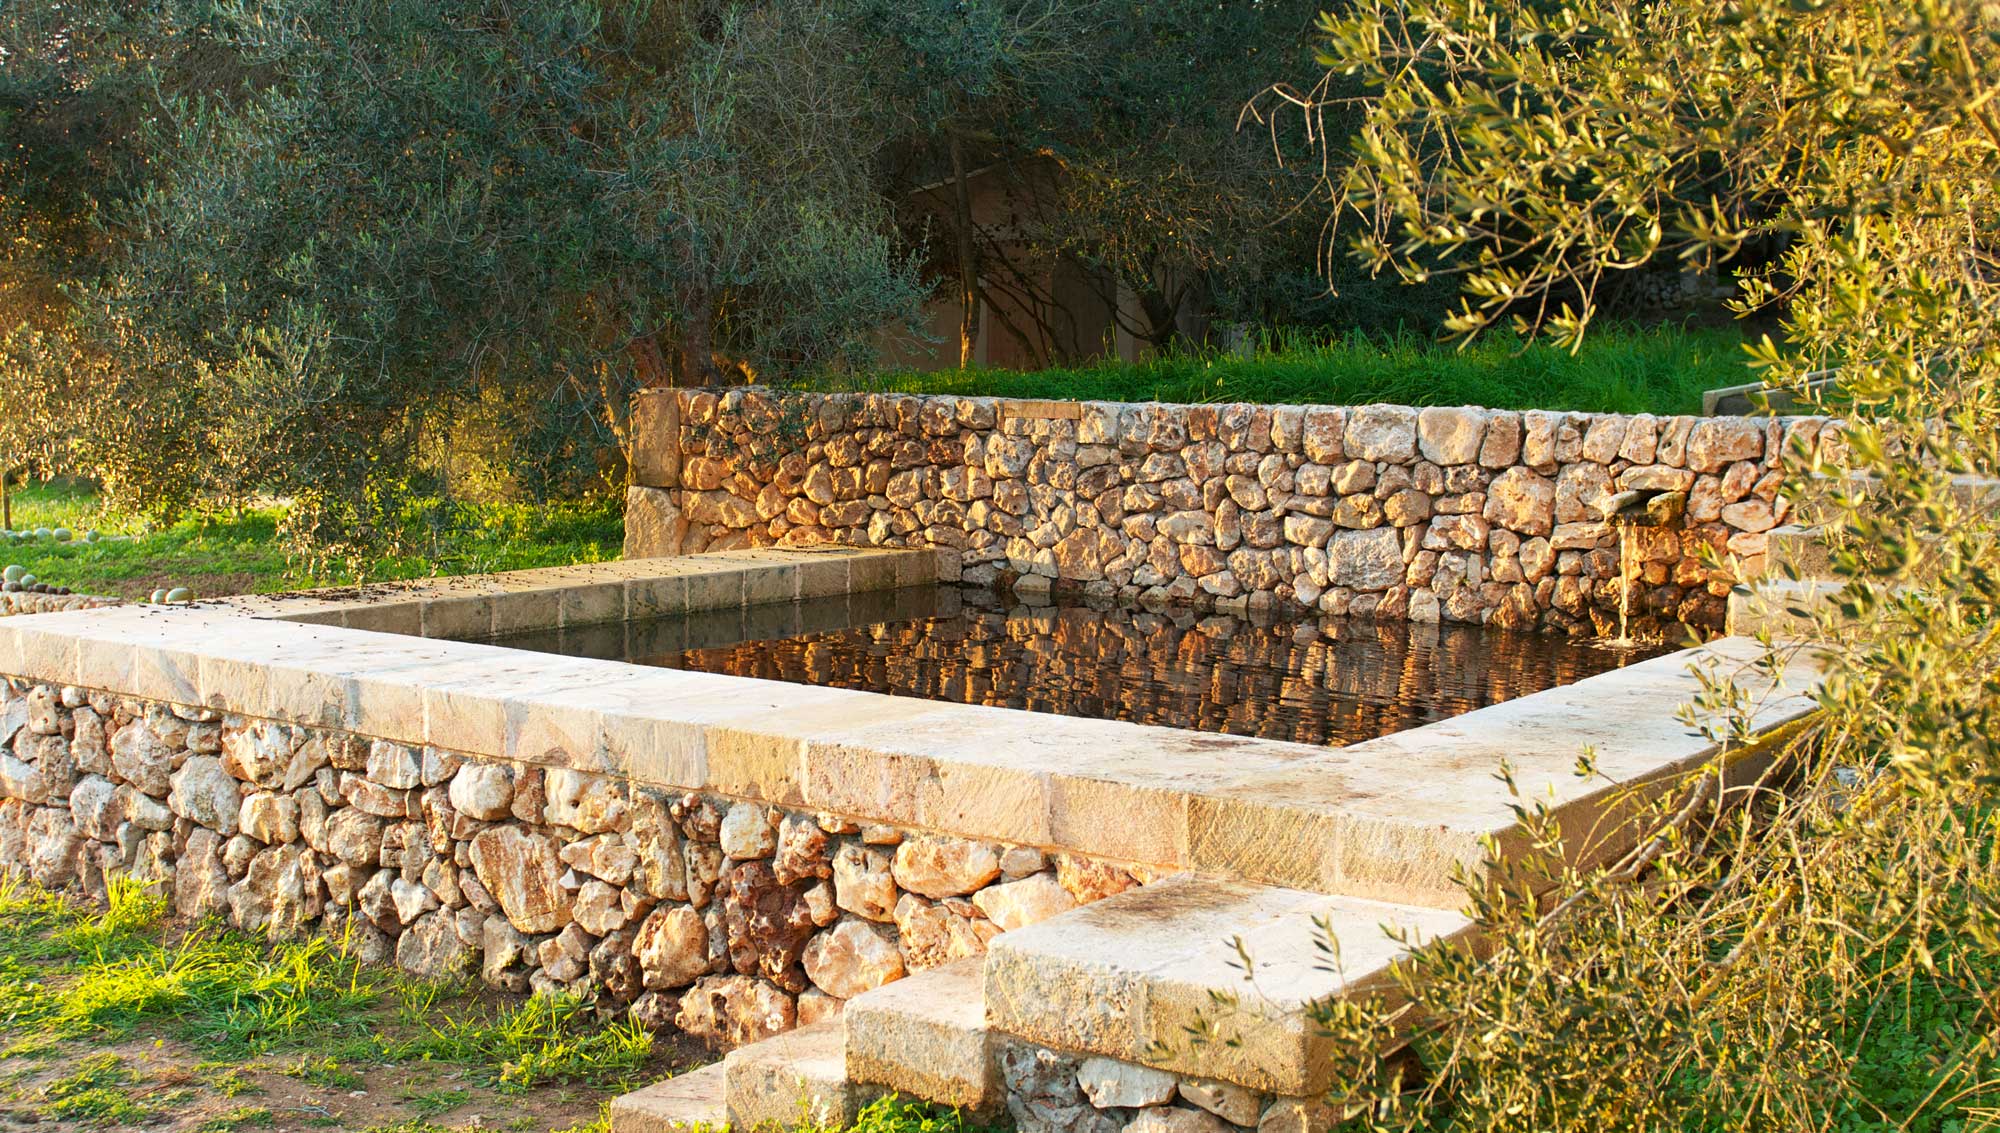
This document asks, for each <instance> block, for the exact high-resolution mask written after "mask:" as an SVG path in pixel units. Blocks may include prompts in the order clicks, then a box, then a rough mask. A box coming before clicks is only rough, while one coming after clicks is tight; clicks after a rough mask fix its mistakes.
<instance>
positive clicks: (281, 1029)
mask: <svg viewBox="0 0 2000 1133" xmlns="http://www.w3.org/2000/svg"><path fill="white" fill-rule="evenodd" d="M165 906H166V902H165V900H164V899H163V898H162V897H161V896H160V895H159V894H158V893H156V892H154V891H151V890H147V889H144V888H141V887H139V886H136V885H132V884H131V883H121V887H120V889H118V890H117V891H115V892H114V897H113V901H112V905H111V908H110V909H109V910H108V911H104V912H100V911H99V910H96V909H93V908H88V907H86V906H83V905H81V904H78V903H75V902H72V901H70V900H68V899H65V898H62V897H57V896H52V895H49V894H47V893H44V892H41V891H39V890H36V889H34V888H32V887H29V886H26V885H23V884H17V883H11V882H9V883H6V884H4V885H0V1129H7V1130H16V1129H23V1128H35V1127H38V1128H44V1129H47V1128H55V1129H65V1130H70V1129H75V1130H93V1129H136V1128H144V1129H149V1130H161V1131H164V1133H232V1131H235V1130H246V1131H247V1130H274V1131H282V1130H298V1131H306V1130H321V1129H325V1130H350V1131H354V1133H363V1131H366V1133H433V1131H443V1130H447V1129H473V1128H477V1129H482V1130H488V1131H492V1130H514V1131H517V1133H542V1131H544V1130H571V1131H575V1133H585V1131H593V1130H601V1129H602V1128H603V1127H604V1126H603V1122H602V1118H603V1112H604V1106H605V1104H606V1103H608V1102H609V1100H610V1099H611V1098H612V1097H614V1096H616V1095H617V1094H619V1093H621V1092H623V1091H625V1090H626V1089H628V1088H633V1087H636V1086H638V1085H644V1084H647V1083H650V1082H654V1081H658V1080H659V1079H661V1078H665V1077H668V1076H670V1075H672V1074H674V1073H677V1072H680V1071H681V1070H685V1069H688V1068H690V1067H692V1066H695V1065H699V1064H701V1063H703V1062H706V1061H709V1060H710V1058H711V1057H712V1056H711V1055H710V1054H709V1052H707V1051H705V1050H701V1049H699V1048H697V1047H694V1046H692V1045H688V1044H682V1045H676V1044H675V1043H674V1042H673V1041H672V1040H670V1039H668V1038H667V1037H664V1036H662V1037H660V1038H657V1039H656V1038H655V1037H654V1036H652V1035H649V1034H647V1033H646V1032H645V1031H643V1030H641V1029H639V1028H637V1027H635V1026H632V1025H630V1024H626V1023H600V1022H597V1021H596V1020H595V1019H593V1018H592V1013H591V1011H590V1010H589V1009H588V1008H586V1007H585V1006H584V1005H582V1004H580V1003H576V1002H572V1001H562V1000H553V999H547V998H541V999H518V998H516V999H503V998H496V997H494V996H492V995H491V994H490V993H488V992H487V991H486V990H485V989H484V988H482V987H481V986H480V985H479V984H478V982H477V980H475V979H472V978H470V977H459V978H454V979H447V980H439V981H423V980H416V979H414V978H411V977H409V976H407V975H403V974H401V973H398V972H395V971H392V970H389V969H385V968H373V967H364V966H363V965H361V964H359V963H357V962H355V961H354V960H352V959H351V958H349V957H347V956H345V955H343V954H342V953H341V952H340V950H339V949H338V948H337V947H336V946H335V945H333V944H332V943H330V942H328V941H327V940H325V939H318V938H316V939H310V940H299V941H280V942H276V943H268V942H266V941H263V940H261V939H256V938H252V937H248V936H244V935H242V934H239V933H236V932H233V931H230V930H228V929H224V928H220V927H217V926H215V925H212V924H203V925H192V926H191V925H182V924H176V923H173V922H170V921H168V920H166V919H165V916H164V914H165V911H166V909H165Z"/></svg>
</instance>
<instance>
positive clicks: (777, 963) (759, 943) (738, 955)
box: [722, 862, 818, 991]
mask: <svg viewBox="0 0 2000 1133" xmlns="http://www.w3.org/2000/svg"><path fill="white" fill-rule="evenodd" d="M725 880H726V890H725V894H726V895H725V896H724V898H723V906H722V922H723V927H724V929H725V931H726V932H727V933H728V944H729V963H730V965H731V966H732V967H733V968H735V970H736V971H738V972H741V973H744V974H746V975H748V974H752V973H754V974H757V975H762V976H764V977H765V978H767V979H770V980H774V981H776V982H778V983H779V984H780V985H783V986H786V988H787V990H790V991H798V990H801V989H802V985H801V984H800V982H799V980H800V973H799V972H798V971H796V970H795V969H796V968H797V966H798V963H799V959H800V957H801V955H802V954H803V953H804V952H805V947H806V942H807V941H808V940H809V939H810V938H811V937H812V934H813V931H814V929H816V928H817V927H818V926H817V925H815V924H813V920H812V909H811V906H810V905H809V903H808V902H807V901H806V899H805V894H806V890H808V889H809V888H811V886H809V885H807V884H806V883H804V882H793V883H792V884H790V885H784V884H781V883H780V882H779V881H778V879H777V878H776V877H775V876H774V875H773V874H772V873H771V867H770V866H768V865H766V864H765V863H763V862H741V863H738V864H737V865H735V866H732V867H731V868H730V869H729V871H728V872H727V874H726V875H725Z"/></svg>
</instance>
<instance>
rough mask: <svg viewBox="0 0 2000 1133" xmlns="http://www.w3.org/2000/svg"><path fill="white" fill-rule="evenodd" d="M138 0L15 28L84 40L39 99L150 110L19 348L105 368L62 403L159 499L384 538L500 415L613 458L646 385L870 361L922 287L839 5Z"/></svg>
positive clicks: (39, 372)
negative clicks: (627, 415)
mask: <svg viewBox="0 0 2000 1133" xmlns="http://www.w3.org/2000/svg"><path fill="white" fill-rule="evenodd" d="M143 11H144V12H145V13H146V14H145V15H140V16H135V15H132V14H131V13H130V11H128V6H126V5H123V4H118V3H112V2H110V0H102V2H99V3H95V4H93V3H90V2H88V0H86V2H83V3H79V4H76V5H63V6H61V7H60V13H61V17H60V18H58V19H52V18H50V17H49V16H48V15H47V14H46V12H45V11H44V12H42V13H40V14H34V13H31V12H29V10H28V8H27V6H22V7H9V8H7V9H6V22H5V24H4V25H0V34H4V36H5V38H4V39H0V42H4V43H6V44H7V47H6V50H7V51H8V53H9V55H10V57H13V56H47V55H51V54H53V55H55V56H57V60H58V61H57V62H56V63H55V64H54V65H53V67H52V69H53V70H55V71H56V72H58V78H59V80H60V83H61V85H60V86H59V87H58V89H57V90H56V91H55V92H54V93H53V94H52V95H51V96H50V98H49V100H48V102H47V104H45V105H44V106H42V107H41V108H40V113H41V114H42V115H43V116H45V117H46V116H48V115H53V114H59V113H63V112H64V111H65V110H66V109H67V106H66V104H74V103H76V102H79V101H81V100H83V99H86V98H94V99H97V100H99V101H101V102H103V103H105V104H107V105H108V106H109V107H110V108H111V110H112V112H114V113H116V114H117V115H118V116H120V117H121V118H122V119H124V120H126V121H128V122H129V123H130V125H129V126H128V127H127V128H126V129H125V130H124V132H123V133H122V134H121V135H120V136H119V138H118V139H117V144H112V145H107V146H106V147H105V148H106V150H107V151H108V152H109V153H110V154H111V155H112V156H113V157H115V158H119V159H121V160H122V161H123V165H121V166H119V167H118V168H116V169H113V170H111V171H109V172H108V173H107V175H106V177H105V178H104V180H105V181H106V183H107V184H108V185H110V186H112V187H114V188H115V189H116V192H114V193H111V194H108V196H109V197H110V200H109V203H107V204H105V205H103V206H102V207H100V208H98V209H97V212H96V215H95V216H93V218H92V222H93V225H94V226H95V228H96V230H97V231H98V232H99V233H100V235H99V236H98V237H97V239H98V240H100V241H101V242H102V243H103V244H104V245H105V247H103V248H102V249H100V251H99V254H98V255H97V257H96V258H95V261H94V263H93V265H92V266H93V267H94V268H95V270H93V271H86V272H75V271H74V267H73V265H62V264H58V263H54V262H51V263H49V264H48V265H46V266H45V267H46V271H47V273H48V274H54V273H55V272H56V271H57V270H59V269H63V268H65V267H66V266H67V267H68V268H69V270H71V271H72V274H71V275H70V277H69V278H70V280H71V282H70V284H69V286H68V288H67V297H68V300H69V302H68V305H67V308H66V310H65V318H64V319H62V320H60V322H59V323H58V324H57V325H55V326H51V325H49V320H46V319H44V320H42V325H40V326H34V327H30V328H28V329H26V330H24V331H22V332H20V333H18V334H17V335H16V336H15V337H14V339H13V340H12V342H11V350H10V356H9V359H8V362H9V365H10V368H11V369H12V370H13V374H14V380H16V381H25V382H27V383H30V384H40V385H42V386H45V387H46V386H52V385H54V384H55V383H59V382H61V381H63V380H65V375H74V374H76V373H79V372H80V371H82V370H84V369H94V370H95V373H96V377H95V378H93V380H92V381H91V382H90V383H89V384H90V386H91V397H90V398H89V404H88V405H87V406H82V407H78V408H79V409H87V410H92V411H91V412H87V413H85V412H79V413H76V414H74V415H66V414H62V413H58V414H56V415H55V416H53V417H50V418H47V419H45V420H44V421H43V423H42V431H43V433H44V434H45V435H53V434H55V433H58V432H64V431H67V432H70V433H71V434H72V437H71V441H70V444H71V446H72V448H74V449H77V450H79V453H78V454H79V455H80V456H81V457H83V459H81V460H79V461H78V462H77V463H78V464H79V465H80V466H81V468H82V469H83V470H85V471H89V472H93V473H95V474H98V475H100V476H102V477H103V478H105V479H106V481H107V483H109V484H110V485H112V486H113V487H114V488H120V489H123V490H126V491H127V492H128V493H129V495H131V496H132V497H133V498H134V499H135V500H136V501H137V502H138V503H140V504H141V505H143V506H147V507H150V508H153V509H156V510H161V511H170V510H173V509H175V508H177V507H179V506H182V505H184V504H186V503H188V502H189V501H190V500H192V499H195V498H197V497H199V496H202V495H209V494H213V495H218V496H221V497H223V498H239V499H240V498H242V497H243V496H245V495H247V494H249V493H251V492H255V491H266V492H277V493H281V494H283V495H286V496H289V497H292V498H293V499H294V500H295V501H296V502H297V505H298V506H296V507H294V508H293V509H292V512H291V514H292V515H293V516H294V518H295V521H296V524H297V525H298V533H299V534H301V535H304V536H308V537H309V538H310V540H311V541H314V542H318V543H321V544H338V543H340V542H342V541H345V540H348V539H363V540H365V539H368V538H370V537H371V535H373V534H374V533H376V532H377V531H378V530H379V525H380V524H381V523H383V522H384V521H385V518H386V517H387V516H388V515H389V514H390V513H392V512H393V511H394V509H395V508H396V506H397V501H398V500H400V499H402V498H404V497H405V496H407V495H408V494H409V493H410V492H411V491H412V490H426V491H428V490H431V489H434V488H435V487H436V485H435V483H431V482H428V481H434V480H435V476H434V475H431V473H432V472H433V470H434V469H435V468H436V467H437V466H438V463H439V461H438V453H439V452H440V450H441V449H442V448H444V447H448V444H449V440H450V438H451V436H452V430H453V428H454V423H455V422H457V421H459V420H462V419H464V418H465V417H467V416H468V415H474V414H478V413H484V414H487V415H489V416H491V415H497V417H498V419H499V420H500V421H501V422H502V423H503V424H504V427H503V428H501V429H499V430H498V432H499V434H500V435H502V436H503V437H505V438H506V439H507V442H508V444H509V447H510V451H509V452H508V453H507V454H506V459H505V460H503V461H502V462H501V463H503V464H504V465H506V466H508V467H511V468H514V469H518V470H520V473H521V479H522V480H523V481H524V482H525V484H526V486H528V487H530V488H536V487H544V488H545V487H551V486H564V485H567V486H570V487H574V486H576V485H578V484H579V483H587V482H589V481H590V480H592V479H593V478H597V477H599V476H604V477H607V478H609V477H611V476H613V475H615V472H616V457H615V453H616V451H617V445H618V441H619V439H620V437H619V432H620V429H621V428H622V420H623V407H624V405H625V404H626V402H627V400H628V397H629V392H630V390H631V389H632V388H633V386H634V385H635V384H636V383H638V382H642V381H647V380H654V381H658V380H663V379H666V378H680V379H682V380H689V381H709V380H713V379H714V378H716V377H717V376H718V374H719V373H720V372H721V371H723V370H724V369H727V370H730V371H733V372H736V373H738V374H741V373H745V372H747V373H750V374H766V373H768V374H783V373H787V372H793V371H803V370H807V369H819V368H825V367H837V366H840V365H844V364H856V363H859V362H861V361H864V360H865V359H866V356H867V343H868V339H869V336H870V335H871V334H873V333H874V332H875V331H876V330H877V328H879V327H881V326H882V325H884V324H889V323H894V322H896V321H897V320H899V319H904V318H907V317H908V316H909V315H910V314H911V312H912V311H913V310H914V307H915V305H916V302H917V300H918V298H919V288H918V285H917V281H916V279H915V276H914V266H913V264H912V263H911V262H909V260H908V259H907V257H905V256H904V255H903V254H901V253H899V252H898V251H897V250H896V249H895V247H894V245H893V234H892V233H891V231H890V228H889V223H888V221H889V216H888V212H887V209H886V206H885V204H884V202H883V201H882V200H881V198H880V196H879V194H877V193H876V192H875V191H874V188H873V185H872V183H871V181H870V179H869V170H868V166H867V160H866V158H867V155H868V154H870V153H871V152H872V151H873V150H874V149H875V148H876V147H879V146H880V145H882V144H883V141H884V137H885V134H884V129H883V126H884V122H883V120H882V118H881V117H880V116H879V115H878V114H876V113H875V111H874V109H873V106H872V104H871V102H870V96H869V93H868V90H867V84H866V83H865V82H862V81H860V79H859V76H858V75H857V74H856V73H855V72H854V70H853V60H854V59H855V58H856V57H857V54H858V52H857V45H856V44H855V43H854V42H853V40H852V37H851V31H850V29H849V28H847V27H844V26H843V25H840V24H838V23H836V22H834V21H833V20H831V19H829V18H827V17H826V15H825V13H824V11H823V10H821V9H820V8H818V7H816V6H811V5H803V6H801V5H788V4H770V5H757V4H721V3H716V4H709V3H703V2H702V0H656V2H641V3H629V4H628V3H617V4H606V3H597V2H590V0H574V2H571V0H539V2H525V3H504V2H475V0H468V2H463V3H437V2H436V0H360V2H350V0H206V2H204V0H181V2H175V3H167V4H162V5H156V6H149V7H148V8H146V9H143ZM80 40H81V41H86V42H96V43H101V44H102V49H101V50H100V51H98V52H94V53H88V54H78V55H76V56H74V57H73V58H69V59H66V60H65V59H63V58H62V55H63V51H64V49H65V47H66V45H68V44H70V43H73V42H78V41H80ZM184 42H192V43H194V44H195V45H196V46H197V47H198V50H191V51H187V52H182V53H178V54H177V53H175V52H174V51H172V50H169V48H170V47H171V46H172V45H173V44H175V43H184ZM135 60H136V61H137V62H135ZM192 64H198V70H193V71H191V70H190V66H189V65H192ZM139 438H143V439H141V440H140V443H128V442H129V441H132V440H134V439H139Z"/></svg>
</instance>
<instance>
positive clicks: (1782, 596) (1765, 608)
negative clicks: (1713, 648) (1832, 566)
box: [1729, 578, 1841, 637]
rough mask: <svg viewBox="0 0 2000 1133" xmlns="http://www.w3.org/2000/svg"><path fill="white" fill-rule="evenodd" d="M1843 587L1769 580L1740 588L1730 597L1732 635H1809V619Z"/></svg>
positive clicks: (1812, 580) (1818, 581) (1826, 582)
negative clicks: (1765, 633)
mask: <svg viewBox="0 0 2000 1133" xmlns="http://www.w3.org/2000/svg"><path fill="white" fill-rule="evenodd" d="M1840 588H1841V584H1840V583H1838V582H1834V581H1831V580H1828V579H1815V578H1802V579H1798V580H1796V581H1795V580H1793V579H1789V578H1766V579H1763V580H1761V581H1758V582H1756V583H1753V584H1751V585H1750V586H1747V587H1742V586H1739V587H1737V588H1736V589H1735V590H1734V591H1731V592H1730V595H1729V632H1730V633H1732V634H1754V633H1759V632H1763V631H1766V630H1768V631H1770V633H1771V634H1772V635H1773V636H1776V637H1796V636H1799V635H1802V634H1805V633H1807V632H1809V631H1810V630H1811V629H1812V623H1811V621H1810V620H1809V618H1808V617H1807V616H1802V615H1801V614H1800V613H1794V611H1805V612H1807V613H1810V612H1812V611H1816V610H1818V609H1819V608H1820V607H1822V606H1824V605H1826V604H1827V603H1829V602H1831V601H1833V597H1834V595H1836V594H1838V593H1840Z"/></svg>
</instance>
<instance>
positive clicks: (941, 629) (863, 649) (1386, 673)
mask: <svg viewBox="0 0 2000 1133" xmlns="http://www.w3.org/2000/svg"><path fill="white" fill-rule="evenodd" d="M491 640H492V642H493V644H496V645H503V646H507V647H509V648H515V649H524V650H530V651H535V652H543V653H557V654H563V655H567V656H573V657H592V658H597V659H602V660H616V661H626V662H630V663H633V664H639V665H650V666H656V667H660V668H668V669H686V670H695V671H701V672H708V673H720V674H726V675H731V676H743V677H761V678H764V679H767V680H778V681H787V682H791V683H794V684H809V685H823V686H828V687H835V688H846V689H858V690H862V691H867V692H878V693H887V694H890V695H894V696H905V697H921V698H924V699H929V700H943V701H952V702H956V703H960V704H976V705H986V706H990V707H1000V708H1018V709H1026V710H1028V711H1031V712H1048V713H1055V714H1058V715H1063V716H1079V717H1088V718H1094V719H1103V720H1122V721H1126V722H1130V723H1138V724H1156V725H1161V726H1165V727H1171V728H1184V729H1189V730H1194V731H1202V732H1216V733H1223V734H1228V735H1239V736H1256V737H1260V738H1264V739H1273V740H1287V741H1292V742H1298V743H1308V744H1324V745H1332V746H1341V745H1346V744H1352V743H1359V742H1361V741H1364V740H1370V739H1374V738H1376V737H1378V736H1384V735H1388V734H1390V733H1392V732H1398V731H1402V730H1403V729H1406V728H1413V727H1417V726H1419V725H1422V724H1428V723H1432V722H1434V721H1438V720H1443V719H1446V718H1449V717H1452V716H1457V715H1459V714H1461V713H1464V712H1469V711H1471V710H1473V709H1476V708H1483V707H1486V706H1488V705H1492V704H1498V703H1501V702H1502V701H1507V700H1512V699H1514V698H1515V697H1519V696H1525V695H1527V694H1530V693H1535V692H1540V691H1542V690H1544V689H1549V688H1554V687H1556V686H1559V685H1566V684H1571V683H1573V682H1575V681H1579V680H1582V679H1584V678H1586V677H1591V676H1595V675H1597V674H1599V673H1603V672H1607V671H1609V670H1612V669H1617V668H1621V667H1623V666H1626V665H1629V664H1632V663H1634V662H1637V661H1643V660H1645V659H1647V658H1649V657H1655V656H1659V655H1661V654H1663V653H1667V652H1670V651H1672V649H1673V648H1674V646H1673V645H1672V644H1670V643H1668V642H1665V641H1655V642H1645V643H1641V644H1638V645H1634V646H1630V647H1621V648H1614V647H1611V646H1608V645H1605V644H1603V643H1600V642H1594V641H1587V640H1581V639H1573V638H1568V637H1562V636H1559V635H1554V634H1546V633H1532V632H1522V631H1509V630H1498V629H1487V628H1484V627H1480V626H1462V625H1442V626H1440V625H1419V624H1413V623H1405V622H1373V621H1347V620H1344V619H1339V618H1321V619H1313V620H1299V621H1287V620H1274V619H1270V618H1256V619H1253V618H1244V617H1237V616H1232V615H1227V614H1198V613H1195V612H1193V611H1188V610H1168V611H1163V612H1158V613H1155V612H1150V611H1146V610H1141V609H1135V608H1132V607H1129V606H1119V605H1111V604H1104V603H1088V602H1083V601H1074V602H1065V601H1058V602H1056V603H1055V604H1053V605H1047V604H1041V605H1037V604H1030V603H1027V602H1023V601H1020V600H1019V599H1016V598H1014V597H1012V596H1010V595H1002V594H996V593H995V592H993V591H991V590H987V589H983V588H972V587H958V586H950V585H945V586H925V587H905V588H903V589H900V590H891V591H877V592H874V593H865V594H864V593H857V594H849V595H845V596H836V597H831V598H824V599H812V600H806V601H799V602H788V603H773V604H767V605H761V606H748V607H743V608H740V609H731V610H720V611H704V612H699V613H692V614H686V615H680V616H675V617H666V618H654V619H648V620H645V621H633V622H626V623H617V624H610V625H598V626H584V627H577V628H571V629H562V630H546V631H541V632H536V633H526V634H515V635H509V636H504V637H498V638H494V639H491Z"/></svg>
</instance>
